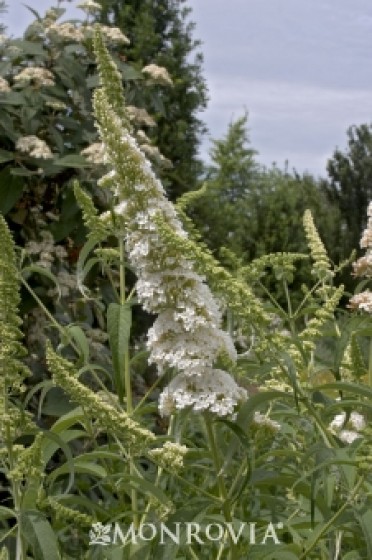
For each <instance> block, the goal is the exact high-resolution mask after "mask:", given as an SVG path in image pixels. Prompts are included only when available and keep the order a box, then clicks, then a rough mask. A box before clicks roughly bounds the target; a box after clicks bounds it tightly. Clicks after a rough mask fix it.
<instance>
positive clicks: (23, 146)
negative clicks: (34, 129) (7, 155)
mask: <svg viewBox="0 0 372 560" xmlns="http://www.w3.org/2000/svg"><path fill="white" fill-rule="evenodd" d="M16 149H17V150H18V151H20V152H23V153H25V154H28V155H29V156H31V157H34V158H39V159H51V158H53V157H54V156H53V153H52V151H51V149H50V148H49V146H48V144H47V143H46V142H44V140H41V139H40V138H38V137H37V136H22V137H21V138H19V139H18V140H17V143H16Z"/></svg>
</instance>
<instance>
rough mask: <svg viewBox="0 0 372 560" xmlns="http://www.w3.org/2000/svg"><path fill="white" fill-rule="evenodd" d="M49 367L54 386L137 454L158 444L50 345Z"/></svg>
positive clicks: (48, 351) (145, 430) (48, 354)
mask: <svg viewBox="0 0 372 560" xmlns="http://www.w3.org/2000/svg"><path fill="white" fill-rule="evenodd" d="M46 357H47V364H48V367H49V370H50V372H51V373H52V376H53V381H54V383H55V384H56V385H57V386H59V387H61V388H62V389H63V390H64V391H65V392H66V393H67V394H68V395H69V396H70V398H71V400H73V401H75V402H76V403H78V404H79V405H81V406H82V407H83V408H84V410H85V411H86V413H87V414H89V415H90V417H91V418H92V420H94V421H95V423H96V424H97V426H99V427H100V428H101V429H103V430H105V431H107V432H109V433H113V434H114V435H116V436H117V437H119V438H120V439H123V440H125V441H126V442H127V443H128V445H129V446H130V447H131V448H132V449H133V451H134V452H136V453H137V452H141V450H143V448H144V447H146V446H147V445H148V444H150V443H152V442H154V441H155V440H156V437H155V435H154V434H153V433H152V432H150V431H149V430H147V429H146V428H143V427H142V426H141V425H140V424H139V423H138V422H136V421H135V420H133V419H132V418H131V417H130V416H129V415H128V414H127V413H126V412H125V411H124V410H118V409H117V408H115V407H114V406H112V405H111V404H109V403H107V402H105V400H104V399H102V398H101V397H100V396H99V395H98V394H96V393H94V392H93V391H91V390H90V389H89V388H88V387H86V386H85V385H83V384H82V383H81V382H80V381H79V380H78V378H77V372H76V371H75V369H74V366H73V364H71V363H70V362H69V361H68V360H66V359H64V358H62V357H61V356H59V355H58V354H56V352H55V351H54V350H53V349H52V346H51V344H50V343H48V344H47V351H46Z"/></svg>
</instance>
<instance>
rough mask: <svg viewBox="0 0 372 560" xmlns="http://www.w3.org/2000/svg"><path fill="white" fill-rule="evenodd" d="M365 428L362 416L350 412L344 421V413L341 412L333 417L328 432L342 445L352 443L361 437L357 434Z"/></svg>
mask: <svg viewBox="0 0 372 560" xmlns="http://www.w3.org/2000/svg"><path fill="white" fill-rule="evenodd" d="M365 427H366V421H365V419H364V416H362V415H361V414H359V413H358V412H352V413H351V414H350V416H349V418H348V420H347V421H346V412H341V414H337V416H335V417H334V419H333V420H332V422H331V423H330V425H329V428H330V430H331V431H332V432H333V433H334V434H335V435H337V436H338V438H339V439H340V440H341V441H342V442H344V443H352V442H353V441H354V440H356V439H357V438H360V437H361V434H360V433H359V432H361V431H363V430H364V428H365Z"/></svg>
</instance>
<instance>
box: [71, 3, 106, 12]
mask: <svg viewBox="0 0 372 560" xmlns="http://www.w3.org/2000/svg"><path fill="white" fill-rule="evenodd" d="M76 7H77V8H80V9H81V10H83V11H84V12H86V13H87V14H96V13H97V12H100V11H101V10H102V6H101V4H98V3H97V2H93V0H84V2H80V4H77V6H76Z"/></svg>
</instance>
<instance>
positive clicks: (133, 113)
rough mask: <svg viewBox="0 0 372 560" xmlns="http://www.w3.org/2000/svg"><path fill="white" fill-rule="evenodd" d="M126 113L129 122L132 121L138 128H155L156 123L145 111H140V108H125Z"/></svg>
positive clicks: (129, 106) (132, 106) (130, 106)
mask: <svg viewBox="0 0 372 560" xmlns="http://www.w3.org/2000/svg"><path fill="white" fill-rule="evenodd" d="M127 112H128V115H129V118H130V120H131V121H133V122H134V123H135V124H137V125H138V126H142V125H145V126H149V127H153V126H156V122H155V121H154V119H153V118H152V117H151V115H149V114H148V112H147V111H146V109H141V108H140V107H135V106H134V105H128V106H127Z"/></svg>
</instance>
